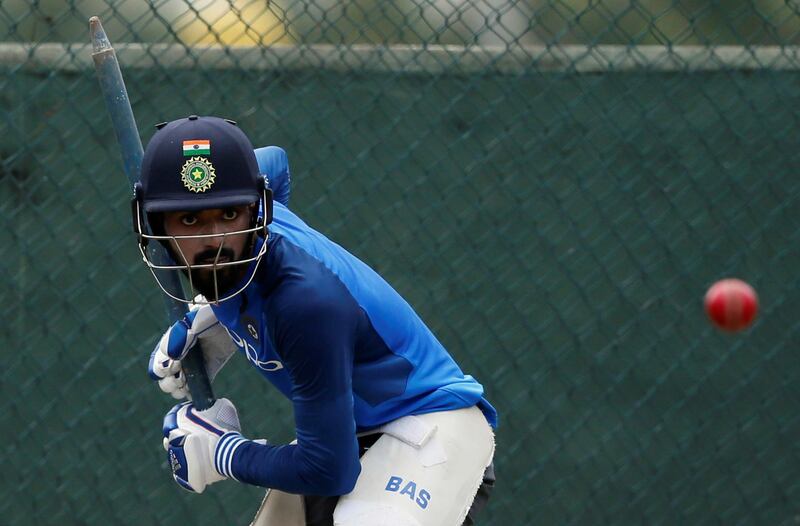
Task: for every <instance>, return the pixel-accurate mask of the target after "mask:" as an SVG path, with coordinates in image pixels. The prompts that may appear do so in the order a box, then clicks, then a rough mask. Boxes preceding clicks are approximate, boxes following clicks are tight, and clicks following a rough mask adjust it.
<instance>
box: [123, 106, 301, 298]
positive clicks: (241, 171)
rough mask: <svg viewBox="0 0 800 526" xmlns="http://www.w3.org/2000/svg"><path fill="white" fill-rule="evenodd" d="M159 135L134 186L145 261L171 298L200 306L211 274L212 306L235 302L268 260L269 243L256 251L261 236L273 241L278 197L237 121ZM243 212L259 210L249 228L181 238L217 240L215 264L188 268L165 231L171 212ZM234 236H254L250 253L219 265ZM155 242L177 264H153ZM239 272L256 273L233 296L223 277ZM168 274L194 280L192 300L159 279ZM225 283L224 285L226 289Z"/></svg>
mask: <svg viewBox="0 0 800 526" xmlns="http://www.w3.org/2000/svg"><path fill="white" fill-rule="evenodd" d="M156 128H157V131H156V133H155V134H154V135H153V137H152V139H150V142H149V143H148V145H147V148H146V149H145V152H144V157H143V159H142V169H141V174H140V180H139V182H137V183H136V184H135V185H134V195H133V200H132V202H131V211H132V214H133V229H134V232H135V233H136V236H137V240H138V245H139V250H140V252H141V254H142V258H143V260H144V262H145V263H146V264H147V266H148V268H149V269H150V271H151V273H152V274H153V277H154V278H155V280H156V282H157V283H158V285H159V286H160V287H161V289H162V290H163V291H164V293H166V294H167V295H168V296H170V297H171V298H173V299H176V300H178V301H183V302H186V303H193V302H195V297H196V293H197V292H198V291H197V290H196V289H195V283H194V280H193V273H194V272H195V271H198V272H200V271H211V272H212V273H213V290H212V291H210V292H207V291H204V294H205V296H206V298H207V300H206V301H207V302H208V303H220V302H222V301H225V300H228V299H230V298H232V297H234V296H235V295H237V294H239V293H240V292H242V291H243V290H244V289H245V288H246V287H247V286H248V285H249V284H250V282H251V281H252V280H253V278H254V277H255V273H256V271H257V270H258V265H259V263H260V261H261V259H262V258H263V256H264V254H265V253H266V249H267V243H266V242H264V243H261V245H260V248H258V250H255V251H253V249H254V248H255V247H256V246H257V244H256V236H259V237H261V238H263V239H265V240H266V238H267V237H268V235H269V231H268V230H267V225H268V224H269V223H271V222H272V199H273V194H272V190H271V189H270V188H269V187H268V185H267V180H266V177H265V176H264V175H262V174H260V173H259V166H258V162H257V159H256V154H255V152H254V151H253V145H252V144H251V143H250V140H249V139H248V138H247V136H246V135H245V134H244V132H242V130H240V129H239V127H238V126H237V125H236V123H235V122H234V121H231V120H228V119H221V118H219V117H198V116H197V115H191V116H189V117H187V118H185V119H178V120H175V121H172V122H169V123H164V124H160V125H158V126H157V127H156ZM287 178H288V164H287ZM287 194H288V192H287ZM287 197H288V195H287ZM242 205H254V206H256V208H255V210H257V211H258V213H253V214H252V216H251V223H250V226H249V227H248V228H247V229H244V230H240V231H235V232H221V233H203V234H196V235H190V236H180V237H181V238H194V239H202V240H207V241H208V242H212V241H214V240H215V241H216V242H217V243H218V244H219V250H218V252H217V256H216V258H215V259H214V261H212V262H211V263H202V262H201V263H197V262H192V261H189V260H188V259H187V257H186V256H185V255H184V253H183V252H182V251H181V248H180V243H179V241H178V238H177V237H175V236H172V235H168V233H167V232H165V231H164V226H163V217H162V216H163V213H164V212H177V211H199V210H208V209H216V208H229V207H234V206H242ZM234 235H247V236H249V237H248V239H249V242H248V246H249V247H250V248H248V249H246V251H245V253H244V254H243V255H242V256H240V257H239V258H237V259H234V260H233V261H225V260H224V259H222V260H220V254H221V253H222V248H223V247H224V245H225V242H226V239H227V238H228V236H234ZM150 240H155V241H158V242H159V243H161V245H163V246H164V247H165V249H166V250H167V253H168V256H169V259H170V261H166V262H164V261H154V260H152V259H151V258H150V256H151V253H150V252H149V251H148V250H147V244H148V242H149V241H150ZM236 266H240V268H244V269H245V270H247V271H249V274H246V276H247V279H244V280H242V282H243V285H241V286H240V287H239V288H238V289H237V290H228V289H229V288H231V287H233V284H232V283H226V282H224V279H225V276H224V275H222V274H219V273H223V274H224V271H225V270H226V269H228V268H230V267H236ZM164 271H177V272H181V273H183V274H184V275H185V276H186V277H187V279H188V281H189V287H190V295H189V296H188V297H185V296H183V295H182V294H179V293H180V291H173V290H171V287H170V286H165V284H164V283H162V280H161V279H160V278H159V273H160V272H164ZM228 275H230V274H228ZM198 276H200V275H198ZM200 277H201V276H200ZM200 277H197V279H200ZM220 281H223V283H222V284H221V285H220ZM233 288H235V287H233ZM223 296H224V297H223Z"/></svg>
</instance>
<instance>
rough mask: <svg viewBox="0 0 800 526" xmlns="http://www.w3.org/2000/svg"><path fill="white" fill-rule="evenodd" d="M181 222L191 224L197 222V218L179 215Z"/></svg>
mask: <svg viewBox="0 0 800 526" xmlns="http://www.w3.org/2000/svg"><path fill="white" fill-rule="evenodd" d="M181 223H183V224H184V225H186V226H193V225H194V224H196V223H197V218H196V217H195V216H190V215H186V216H183V217H181Z"/></svg>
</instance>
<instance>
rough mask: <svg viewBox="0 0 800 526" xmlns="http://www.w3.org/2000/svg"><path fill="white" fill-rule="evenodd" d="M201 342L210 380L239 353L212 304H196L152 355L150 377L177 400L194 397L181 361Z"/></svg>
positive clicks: (199, 297) (167, 334)
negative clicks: (187, 384)
mask: <svg viewBox="0 0 800 526" xmlns="http://www.w3.org/2000/svg"><path fill="white" fill-rule="evenodd" d="M198 299H201V301H205V298H202V296H198V298H195V301H197V300H198ZM198 341H200V342H201V346H202V348H203V361H204V363H205V366H206V374H207V375H208V379H209V381H213V380H214V377H216V376H217V373H218V372H219V370H220V369H222V367H223V366H224V365H225V364H226V363H227V362H228V360H229V359H230V357H231V356H233V354H234V353H235V352H236V344H234V343H233V341H232V340H231V338H230V336H229V335H228V331H226V330H225V327H223V326H222V325H221V324H220V323H219V321H217V318H216V316H214V311H213V310H212V309H211V306H209V305H193V306H192V308H191V310H190V311H189V312H187V313H186V315H185V316H184V317H183V318H182V319H180V320H178V321H177V322H175V323H174V324H173V325H172V327H170V328H169V329H167V332H165V333H164V335H163V336H162V337H161V339H160V340H159V341H158V344H156V348H155V349H154V350H153V352H152V353H151V354H150V362H149V364H148V367H147V372H148V373H149V375H150V378H152V379H153V380H156V381H158V386H159V387H160V388H161V390H162V391H164V392H165V393H167V394H170V395H172V397H173V398H176V399H178V400H180V399H183V398H189V399H191V397H190V396H189V389H188V388H187V386H186V376H185V375H184V374H183V370H182V368H181V360H182V359H183V357H184V356H186V353H187V352H189V349H191V348H192V347H194V345H195V344H196V343H197V342H198Z"/></svg>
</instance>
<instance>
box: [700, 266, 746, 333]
mask: <svg viewBox="0 0 800 526" xmlns="http://www.w3.org/2000/svg"><path fill="white" fill-rule="evenodd" d="M705 306H706V314H708V318H709V319H710V320H711V322H712V323H713V324H714V325H716V326H717V327H719V328H720V329H722V330H725V331H731V332H734V331H740V330H742V329H744V328H745V327H747V326H748V325H750V324H751V323H753V320H754V319H755V317H756V313H757V312H758V296H757V295H756V291H755V290H754V289H753V287H751V286H750V285H748V284H747V283H745V282H744V281H742V280H740V279H735V278H729V279H723V280H720V281H717V282H716V283H714V284H713V285H711V287H710V288H709V289H708V292H706V298H705Z"/></svg>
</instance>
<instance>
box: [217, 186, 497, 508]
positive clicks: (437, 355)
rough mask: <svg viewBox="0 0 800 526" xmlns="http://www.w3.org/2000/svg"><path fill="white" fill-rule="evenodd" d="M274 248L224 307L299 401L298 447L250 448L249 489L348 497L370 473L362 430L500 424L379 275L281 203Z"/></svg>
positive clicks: (246, 455)
mask: <svg viewBox="0 0 800 526" xmlns="http://www.w3.org/2000/svg"><path fill="white" fill-rule="evenodd" d="M261 242H262V241H259V243H261ZM266 242H267V243H268V247H267V253H266V255H265V256H264V259H263V261H262V262H261V264H260V265H259V268H258V271H257V273H256V276H255V278H254V280H253V282H252V283H251V284H250V285H249V286H248V287H247V289H245V291H243V292H242V293H241V294H239V295H237V296H236V297H234V298H233V299H231V300H228V301H226V302H224V303H222V304H220V305H217V306H214V307H213V309H214V312H215V314H216V316H217V318H218V319H219V321H220V322H221V323H222V324H223V325H224V326H225V327H226V328H227V329H228V332H229V333H230V334H231V336H232V338H233V339H234V341H235V342H236V343H237V345H238V346H239V348H240V351H241V352H242V353H243V354H244V355H245V356H246V357H247V359H248V360H249V362H250V363H251V365H253V366H254V367H256V368H257V369H258V370H259V372H260V373H261V374H262V375H263V376H264V377H265V378H266V379H268V380H269V381H270V382H271V383H272V384H273V385H274V386H275V387H276V388H277V389H278V390H279V391H280V392H281V393H283V394H284V395H285V396H286V397H288V398H289V399H290V400H291V402H292V405H293V408H294V417H295V425H296V436H297V444H296V445H282V446H274V445H261V444H256V443H253V442H246V443H245V444H243V445H242V446H240V447H239V448H238V449H237V450H236V453H235V455H234V457H233V461H232V470H231V471H232V473H233V474H234V476H235V477H236V478H237V479H238V480H241V481H243V482H248V483H251V484H256V485H259V486H265V487H272V488H277V489H280V490H283V491H287V492H291V493H300V494H307V495H340V494H344V493H347V492H349V491H350V490H351V489H352V488H353V486H354V485H355V481H356V479H357V478H358V474H359V472H360V463H359V458H358V443H357V441H356V433H357V432H360V431H364V430H369V429H371V428H375V427H378V426H380V425H382V424H384V423H386V422H389V421H392V420H395V419H397V418H399V417H402V416H406V415H410V414H422V413H429V412H435V411H443V410H451V409H458V408H462V407H470V406H473V405H476V404H477V405H478V407H480V409H481V410H482V411H483V413H484V414H485V416H486V418H487V420H488V422H489V423H490V424H491V425H492V426H493V427H494V426H496V424H497V414H496V412H495V410H494V408H493V407H492V406H491V405H490V404H489V403H488V402H487V401H486V400H485V399H484V398H483V396H482V395H483V388H482V386H481V385H480V384H479V383H478V382H477V381H476V380H475V379H474V378H472V377H471V376H469V375H464V374H463V373H462V371H461V370H460V369H459V367H458V365H457V364H456V363H455V361H454V360H453V359H452V358H451V357H450V355H449V354H448V353H447V351H446V350H445V349H444V347H443V346H442V345H441V343H439V341H438V340H437V339H436V337H435V336H434V335H433V334H432V333H431V331H430V330H429V329H428V328H427V327H426V326H425V324H424V323H423V322H422V320H421V319H420V318H419V317H418V316H417V315H416V313H415V312H414V310H413V309H412V308H411V306H410V305H409V304H408V303H407V302H406V301H404V300H403V299H402V298H401V297H400V295H399V294H398V293H397V292H396V291H395V290H394V289H392V287H391V286H390V285H389V284H388V283H386V281H384V280H383V279H382V278H381V277H380V276H379V275H378V274H377V273H376V272H375V271H373V270H372V269H371V268H369V267H368V266H367V265H365V264H364V263H363V262H361V261H360V260H358V259H357V258H356V257H354V256H353V255H351V254H350V253H348V252H347V251H345V250H344V249H343V248H342V247H340V246H339V245H337V244H335V243H333V242H332V241H330V240H329V239H327V238H326V237H325V236H323V235H322V234H320V233H318V232H316V231H315V230H313V229H312V228H310V227H309V226H308V225H306V224H305V223H304V222H303V221H302V220H300V219H299V218H298V217H297V216H296V215H295V214H294V213H292V212H291V211H290V210H289V209H288V208H286V207H285V206H283V205H281V204H280V203H277V202H276V203H275V205H274V219H273V223H272V224H271V225H270V235H269V238H268V240H267V241H266ZM256 249H258V247H256Z"/></svg>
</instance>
